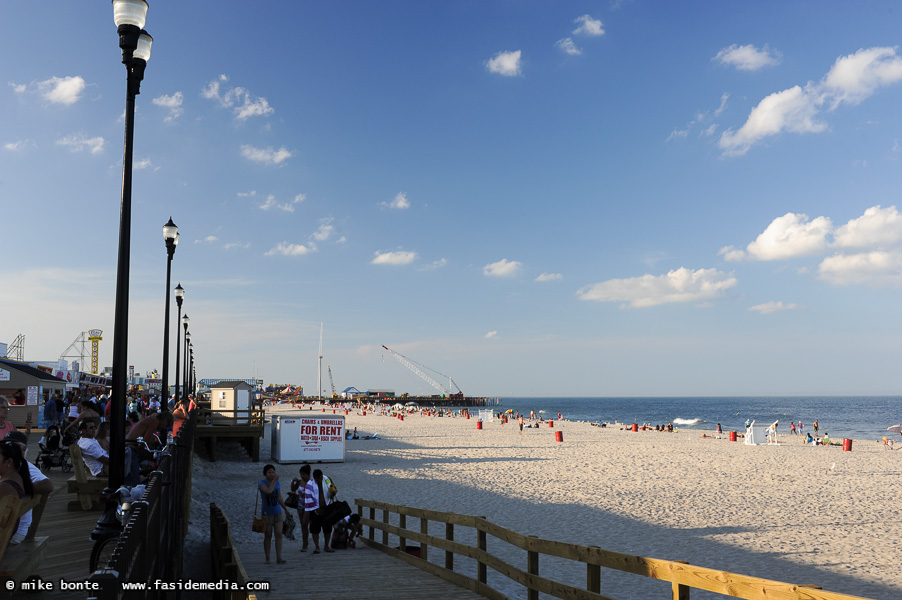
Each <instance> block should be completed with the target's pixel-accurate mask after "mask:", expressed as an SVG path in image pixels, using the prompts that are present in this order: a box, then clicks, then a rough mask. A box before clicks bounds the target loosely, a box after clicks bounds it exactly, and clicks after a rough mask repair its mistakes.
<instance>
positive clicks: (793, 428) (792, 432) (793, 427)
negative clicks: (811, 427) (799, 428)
mask: <svg viewBox="0 0 902 600" xmlns="http://www.w3.org/2000/svg"><path fill="white" fill-rule="evenodd" d="M795 434H796V424H795V423H793V422H792V421H790V422H789V435H795Z"/></svg>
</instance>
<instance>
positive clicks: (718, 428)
mask: <svg viewBox="0 0 902 600" xmlns="http://www.w3.org/2000/svg"><path fill="white" fill-rule="evenodd" d="M714 433H718V434H719V433H723V429H722V428H721V426H720V423H718V424H717V429H715V430H714Z"/></svg>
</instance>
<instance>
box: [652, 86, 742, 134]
mask: <svg viewBox="0 0 902 600" xmlns="http://www.w3.org/2000/svg"><path fill="white" fill-rule="evenodd" d="M729 97H730V94H728V93H726V92H724V93H723V94H721V96H720V106H718V107H717V108H716V109H714V111H713V116H714V117H719V116H720V115H721V113H723V111H724V110H725V109H726V107H727V100H728V99H729ZM711 115H712V112H711V111H708V110H705V111H700V112H698V113H697V114H696V115H695V116H694V117H693V118H692V120H691V121H689V123H687V124H686V128H685V129H674V130H673V131H671V132H670V135H669V136H667V139H666V140H665V141H667V142H669V141H670V140H673V139H680V138H686V137H689V133H690V132H691V131H692V129H693V128H694V127H695V126H696V125H698V126H702V127H705V129H704V130H702V132H701V135H703V136H711V135H713V134H714V132H715V131H716V130H717V127H718V125H717V123H710V121H711ZM709 123H710V124H709Z"/></svg>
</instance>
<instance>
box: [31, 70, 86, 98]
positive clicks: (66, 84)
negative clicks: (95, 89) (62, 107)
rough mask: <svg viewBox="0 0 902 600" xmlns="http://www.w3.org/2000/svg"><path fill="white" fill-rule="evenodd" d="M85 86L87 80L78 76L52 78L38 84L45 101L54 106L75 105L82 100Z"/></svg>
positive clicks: (39, 91)
mask: <svg viewBox="0 0 902 600" xmlns="http://www.w3.org/2000/svg"><path fill="white" fill-rule="evenodd" d="M85 85H86V84H85V80H84V79H82V78H81V77H78V76H76V77H52V78H50V79H48V80H46V81H39V82H38V83H37V84H36V86H37V88H38V93H40V94H41V96H43V98H44V100H47V101H48V102H53V103H54V104H75V103H76V102H78V101H79V100H80V99H81V95H82V92H84V91H85Z"/></svg>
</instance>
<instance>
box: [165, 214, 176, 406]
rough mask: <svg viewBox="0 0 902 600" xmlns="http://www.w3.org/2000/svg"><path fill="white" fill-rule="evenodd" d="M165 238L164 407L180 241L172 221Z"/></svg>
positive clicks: (167, 382)
mask: <svg viewBox="0 0 902 600" xmlns="http://www.w3.org/2000/svg"><path fill="white" fill-rule="evenodd" d="M163 240H164V241H165V242H166V310H165V313H166V316H165V318H164V319H163V391H162V393H161V394H160V395H161V396H162V400H163V407H164V408H168V406H169V404H168V403H169V295H170V294H169V284H170V282H171V281H172V279H171V278H170V275H171V274H172V257H173V255H174V254H175V247H176V246H178V243H179V228H178V227H176V225H175V223H173V222H172V217H169V222H168V223H166V224H165V225H163Z"/></svg>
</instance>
